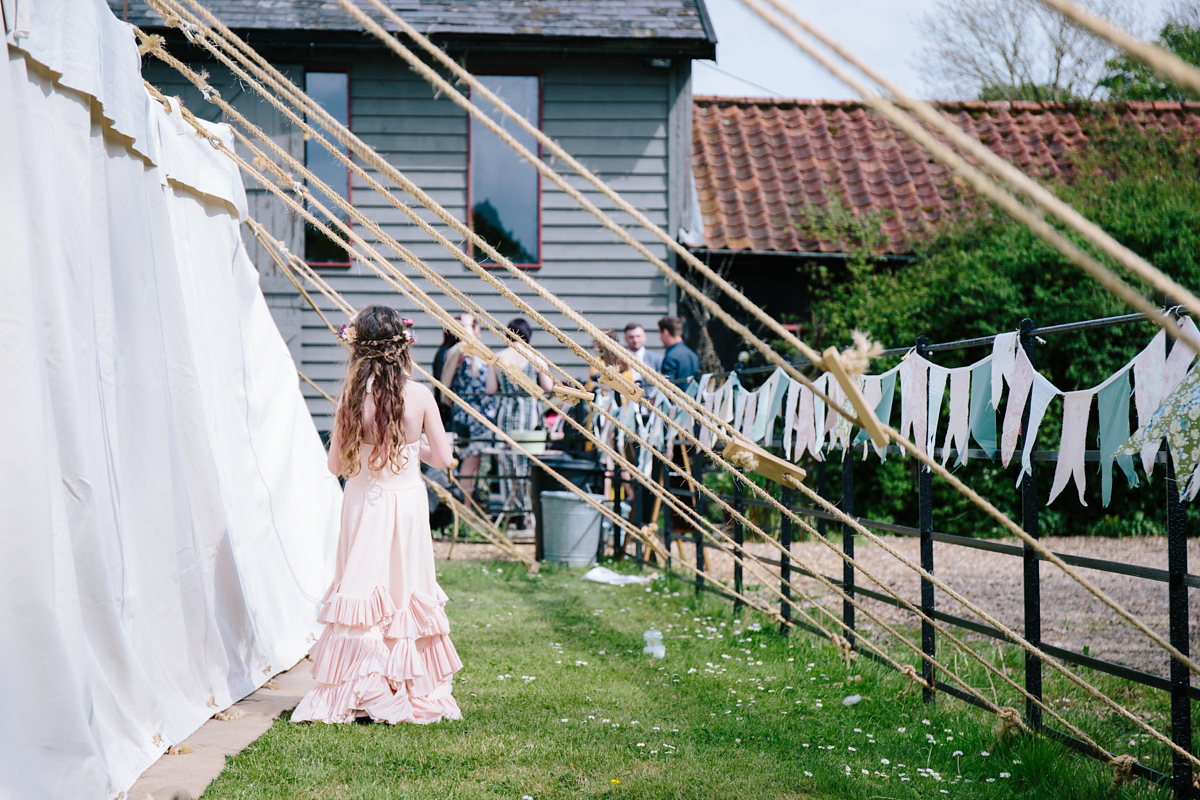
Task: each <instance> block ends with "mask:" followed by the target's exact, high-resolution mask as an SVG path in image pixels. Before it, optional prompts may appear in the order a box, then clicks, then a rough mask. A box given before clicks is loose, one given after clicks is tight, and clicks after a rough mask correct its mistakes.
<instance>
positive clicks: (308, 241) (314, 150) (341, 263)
mask: <svg viewBox="0 0 1200 800" xmlns="http://www.w3.org/2000/svg"><path fill="white" fill-rule="evenodd" d="M304 91H305V92H306V93H307V94H308V96H309V97H311V98H312V99H313V100H315V101H316V102H317V103H318V104H319V105H320V106H321V108H323V109H325V110H326V111H327V112H329V114H330V115H332V116H333V117H334V119H336V120H337V121H338V122H340V123H342V124H343V125H345V126H346V127H350V70H349V69H344V68H326V67H321V68H314V69H306V70H305V72H304ZM318 130H320V128H318ZM326 138H327V139H328V138H329V137H326ZM330 141H332V139H330ZM304 164H305V166H306V167H308V169H309V171H310V172H312V173H313V174H314V175H316V176H317V177H318V178H320V179H321V181H322V182H324V183H325V184H326V185H327V186H329V188H331V189H333V190H334V191H336V192H338V194H340V195H341V196H342V197H343V198H345V199H346V200H347V201H348V202H349V201H350V199H351V194H350V192H351V181H350V170H349V169H348V168H347V167H346V165H345V164H343V163H341V162H340V161H338V160H337V158H335V157H334V155H333V154H332V153H330V152H329V151H328V150H326V149H325V146H324V145H322V144H321V143H320V142H317V141H306V142H305V143H304ZM312 192H313V196H314V197H315V198H317V199H318V200H319V201H320V202H321V204H322V205H324V206H326V207H327V208H328V209H329V210H330V211H331V212H333V213H336V214H337V215H338V217H339V218H340V219H341V221H342V222H344V223H346V224H347V225H351V224H353V223H352V222H351V220H350V219H349V217H347V216H346V215H345V214H343V213H342V212H341V211H340V210H338V209H337V208H336V206H334V204H333V201H331V200H330V199H329V198H327V197H326V196H325V195H324V194H323V193H322V192H320V191H318V190H316V189H315V188H313V189H312ZM318 216H320V215H318ZM326 224H327V225H328V226H329V227H330V229H331V232H334V233H337V236H338V238H339V239H342V238H343V237H342V236H341V233H340V232H339V231H336V226H334V225H333V223H332V222H327V223H326ZM304 260H305V261H307V262H308V263H309V264H311V265H312V266H314V267H339V268H342V269H345V268H347V267H349V266H350V257H349V255H348V254H347V253H346V251H345V249H343V248H342V246H341V245H339V244H337V243H336V242H334V241H333V240H331V239H330V238H329V237H328V236H327V235H326V234H325V233H323V232H322V231H320V230H318V229H317V227H316V226H315V225H313V224H312V223H311V222H308V221H305V223H304Z"/></svg>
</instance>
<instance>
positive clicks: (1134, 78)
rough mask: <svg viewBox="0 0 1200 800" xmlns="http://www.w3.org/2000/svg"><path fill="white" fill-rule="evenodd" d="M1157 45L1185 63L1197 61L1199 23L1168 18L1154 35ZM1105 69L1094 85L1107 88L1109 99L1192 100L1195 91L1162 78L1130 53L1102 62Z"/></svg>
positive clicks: (1198, 54)
mask: <svg viewBox="0 0 1200 800" xmlns="http://www.w3.org/2000/svg"><path fill="white" fill-rule="evenodd" d="M1158 45H1159V46H1160V47H1162V48H1164V49H1165V50H1168V51H1170V52H1172V53H1174V54H1175V55H1177V56H1179V57H1180V58H1182V59H1183V60H1184V61H1186V62H1188V63H1189V64H1200V27H1196V26H1192V25H1187V24H1183V23H1178V22H1168V23H1167V24H1166V25H1165V26H1163V29H1162V31H1160V32H1159V35H1158ZM1104 66H1105V70H1106V73H1105V75H1104V77H1103V78H1101V79H1100V81H1099V83H1098V85H1099V86H1102V87H1104V88H1106V89H1108V92H1109V99H1110V100H1132V101H1139V100H1140V101H1145V100H1196V99H1198V96H1197V95H1196V93H1195V92H1192V91H1188V90H1187V89H1183V88H1181V87H1179V86H1177V85H1175V84H1174V83H1171V82H1170V81H1167V80H1164V79H1163V78H1162V77H1161V76H1159V75H1158V73H1156V72H1155V71H1154V70H1152V69H1150V67H1148V66H1146V65H1145V64H1143V63H1142V62H1141V61H1138V60H1137V59H1136V58H1134V57H1133V56H1131V55H1129V54H1127V53H1122V54H1121V55H1119V56H1117V57H1115V58H1111V59H1109V60H1108V61H1106V62H1105V63H1104Z"/></svg>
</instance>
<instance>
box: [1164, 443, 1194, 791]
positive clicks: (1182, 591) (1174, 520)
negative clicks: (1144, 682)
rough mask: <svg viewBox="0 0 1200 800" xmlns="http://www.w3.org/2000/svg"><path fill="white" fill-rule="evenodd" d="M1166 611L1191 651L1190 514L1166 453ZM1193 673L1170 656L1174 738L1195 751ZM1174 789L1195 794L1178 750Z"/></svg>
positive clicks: (1176, 641)
mask: <svg viewBox="0 0 1200 800" xmlns="http://www.w3.org/2000/svg"><path fill="white" fill-rule="evenodd" d="M1166 484H1167V574H1168V578H1167V580H1168V582H1167V598H1168V600H1167V602H1168V606H1167V614H1168V618H1169V620H1170V632H1169V635H1170V641H1171V644H1172V645H1174V646H1175V647H1176V648H1178V650H1179V652H1181V653H1183V654H1184V655H1185V656H1186V655H1188V587H1187V584H1186V583H1184V580H1185V578H1186V577H1187V569H1188V563H1187V562H1188V554H1187V517H1186V515H1185V514H1184V509H1183V503H1181V502H1180V500H1179V490H1178V487H1177V485H1176V480H1175V467H1174V464H1172V463H1171V455H1170V452H1169V451H1168V453H1167V480H1166ZM1190 687H1191V675H1190V673H1189V672H1188V668H1187V667H1186V666H1184V665H1183V664H1181V663H1179V661H1178V660H1177V659H1175V658H1174V657H1172V658H1171V741H1173V742H1174V743H1175V744H1177V745H1179V746H1180V747H1181V748H1183V749H1184V750H1186V751H1187V752H1189V753H1190V752H1192V705H1191V700H1190V698H1189V697H1188V694H1189V689H1190ZM1171 765H1172V770H1171V789H1172V790H1173V791H1174V793H1175V797H1178V798H1185V797H1191V796H1194V795H1192V794H1189V793H1190V792H1191V791H1192V764H1191V762H1190V761H1188V760H1187V759H1186V758H1184V757H1183V756H1181V755H1180V754H1179V753H1173V754H1172V760H1171Z"/></svg>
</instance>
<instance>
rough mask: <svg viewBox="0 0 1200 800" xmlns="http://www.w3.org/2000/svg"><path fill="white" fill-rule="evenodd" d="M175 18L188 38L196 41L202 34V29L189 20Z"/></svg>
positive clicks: (190, 40)
mask: <svg viewBox="0 0 1200 800" xmlns="http://www.w3.org/2000/svg"><path fill="white" fill-rule="evenodd" d="M175 20H176V22H178V27H179V30H181V31H183V35H184V36H186V37H187V40H188V41H189V42H195V41H196V39H197V37H199V36H200V29H199V28H197V27H196V26H195V25H193V24H192V23H190V22H188V21H187V20H180V19H179V18H178V17H176V18H175Z"/></svg>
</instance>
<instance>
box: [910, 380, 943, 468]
mask: <svg viewBox="0 0 1200 800" xmlns="http://www.w3.org/2000/svg"><path fill="white" fill-rule="evenodd" d="M949 377H950V370H948V369H946V368H945V367H942V366H939V365H937V364H933V363H930V364H929V382H928V384H926V393H927V395H928V398H929V401H928V402H929V405H928V408H927V409H926V412H925V419H926V431H925V439H924V441H918V442H917V444H918V445H919V446H923V447H924V448H925V455H927V456H931V457H932V456H933V448H934V446H935V444H936V439H937V427H938V420H939V419H940V418H941V416H942V397H944V396H945V394H946V381H947V379H948V378H949Z"/></svg>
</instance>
